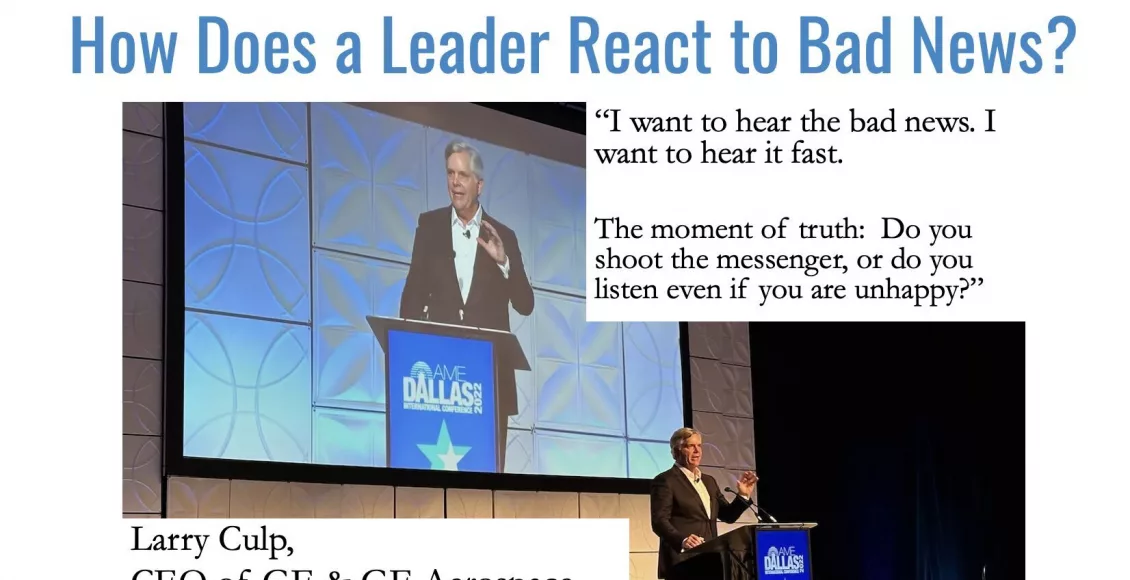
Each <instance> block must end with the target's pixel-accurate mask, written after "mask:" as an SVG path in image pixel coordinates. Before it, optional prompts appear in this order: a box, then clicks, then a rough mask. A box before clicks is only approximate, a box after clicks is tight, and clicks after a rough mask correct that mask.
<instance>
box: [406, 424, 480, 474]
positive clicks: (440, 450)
mask: <svg viewBox="0 0 1130 580" xmlns="http://www.w3.org/2000/svg"><path fill="white" fill-rule="evenodd" d="M416 447H419V448H420V451H422V452H423V453H424V456H425V457H427V458H428V461H430V462H431V463H432V469H442V470H444V471H459V460H461V459H463V456H465V455H467V452H468V451H470V450H471V448H470V447H468V446H456V445H455V444H453V443H452V442H451V435H450V434H448V432H447V421H444V422H442V423H440V426H439V437H438V438H437V439H436V443H435V445H425V444H423V443H419V444H417V445H416Z"/></svg>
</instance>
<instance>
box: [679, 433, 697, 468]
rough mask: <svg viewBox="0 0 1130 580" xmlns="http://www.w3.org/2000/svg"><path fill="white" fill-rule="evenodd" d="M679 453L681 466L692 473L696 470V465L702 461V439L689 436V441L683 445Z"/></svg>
mask: <svg viewBox="0 0 1130 580" xmlns="http://www.w3.org/2000/svg"><path fill="white" fill-rule="evenodd" d="M680 451H681V453H682V455H683V466H684V467H686V468H687V469H690V470H692V471H693V470H695V469H698V464H699V463H700V462H701V461H702V437H701V436H700V435H691V437H690V439H687V441H686V443H683V446H682V448H680Z"/></svg>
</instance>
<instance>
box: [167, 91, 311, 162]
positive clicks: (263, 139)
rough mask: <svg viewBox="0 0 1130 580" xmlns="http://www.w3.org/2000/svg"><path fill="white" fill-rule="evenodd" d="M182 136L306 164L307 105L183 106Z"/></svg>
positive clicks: (220, 104)
mask: <svg viewBox="0 0 1130 580" xmlns="http://www.w3.org/2000/svg"><path fill="white" fill-rule="evenodd" d="M184 136H185V138H187V139H192V140H198V141H204V142H207V143H215V144H217V145H223V146H225V147H231V148H233V149H239V150H241V151H248V152H251V153H258V154H260V155H269V156H271V157H277V158H279V159H285V160H287V161H294V162H297V163H306V149H307V147H306V103H185V104H184Z"/></svg>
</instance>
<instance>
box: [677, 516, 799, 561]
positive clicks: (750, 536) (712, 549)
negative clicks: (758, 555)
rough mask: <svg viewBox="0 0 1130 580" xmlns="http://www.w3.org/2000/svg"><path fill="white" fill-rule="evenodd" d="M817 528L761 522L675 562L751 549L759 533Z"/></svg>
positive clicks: (729, 532)
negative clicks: (704, 555) (703, 555)
mask: <svg viewBox="0 0 1130 580" xmlns="http://www.w3.org/2000/svg"><path fill="white" fill-rule="evenodd" d="M815 527H816V524H815V523H814V522H760V523H755V524H746V525H744V526H742V527H740V528H735V529H733V530H730V531H728V532H726V533H725V534H722V535H720V536H718V537H717V538H714V539H712V540H709V541H707V542H705V543H703V544H700V545H698V546H696V547H694V548H691V549H690V550H687V551H685V552H682V553H680V554H679V555H678V556H676V558H675V562H676V563H678V562H685V561H687V560H690V559H692V558H694V557H695V556H698V555H700V554H711V553H717V552H726V551H730V550H738V551H742V550H748V549H751V547H752V542H753V540H754V535H755V534H756V533H757V532H761V531H773V530H782V531H783V530H810V529H812V528H815Z"/></svg>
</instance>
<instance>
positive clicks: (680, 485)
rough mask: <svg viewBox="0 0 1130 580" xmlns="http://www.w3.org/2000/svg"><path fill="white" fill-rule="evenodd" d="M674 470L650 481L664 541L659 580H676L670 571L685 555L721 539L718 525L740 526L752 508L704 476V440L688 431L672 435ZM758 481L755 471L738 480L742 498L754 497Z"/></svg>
mask: <svg viewBox="0 0 1130 580" xmlns="http://www.w3.org/2000/svg"><path fill="white" fill-rule="evenodd" d="M671 456H672V457H673V458H674V459H675V465H674V466H673V467H671V469H668V470H667V471H664V472H663V473H660V474H659V475H657V476H656V477H655V479H653V480H652V481H651V529H652V530H653V531H654V532H655V534H656V535H657V536H659V578H665V579H668V580H674V576H673V575H672V574H671V568H672V566H673V565H674V560H675V557H676V556H678V555H679V553H680V552H683V551H685V550H689V549H691V548H694V547H695V546H699V545H702V544H703V543H704V542H707V541H709V540H712V539H714V538H716V537H718V520H722V521H724V522H726V523H728V524H732V523H734V522H736V521H738V518H739V517H741V515H742V512H744V511H745V510H746V509H747V508H748V507H749V506H748V504H746V503H744V502H742V501H740V500H736V499H735V500H734V501H729V500H727V499H726V496H724V495H723V494H722V490H721V489H720V488H719V487H718V482H717V481H715V480H714V478H713V477H711V476H709V475H706V474H705V473H702V471H701V470H700V469H699V462H700V461H702V435H701V434H700V433H699V432H698V431H695V430H694V429H691V428H690V427H683V428H681V429H679V430H677V431H675V433H674V434H673V435H671ZM756 483H757V476H756V475H754V473H753V472H752V471H747V472H745V473H743V474H742V476H741V478H740V479H739V480H738V494H739V495H741V496H742V497H743V498H744V499H745V500H746V501H749V500H750V498H751V497H752V496H753V486H754V485H755V484H756Z"/></svg>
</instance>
